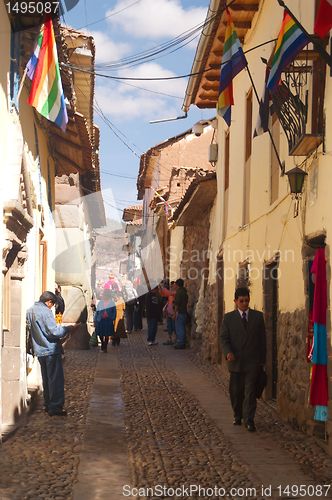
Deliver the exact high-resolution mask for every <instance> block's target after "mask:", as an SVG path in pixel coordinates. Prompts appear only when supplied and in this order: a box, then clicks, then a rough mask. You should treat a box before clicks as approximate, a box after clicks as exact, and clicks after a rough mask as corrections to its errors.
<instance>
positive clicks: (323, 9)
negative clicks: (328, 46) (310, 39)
mask: <svg viewBox="0 0 332 500" xmlns="http://www.w3.org/2000/svg"><path fill="white" fill-rule="evenodd" d="M331 28H332V2H331V0H321V1H320V4H319V8H318V12H317V16H316V20H315V26H314V32H315V33H316V35H318V36H320V37H321V38H324V36H326V35H327V34H328V32H329V31H330V29H331Z"/></svg>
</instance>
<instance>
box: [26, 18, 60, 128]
mask: <svg viewBox="0 0 332 500" xmlns="http://www.w3.org/2000/svg"><path fill="white" fill-rule="evenodd" d="M27 76H28V77H29V78H30V80H32V85H31V90H30V94H29V99H28V103H29V104H30V105H31V106H33V107H34V108H36V110H37V111H38V112H39V113H40V114H41V115H43V116H44V117H45V118H47V119H48V120H50V121H51V122H53V123H55V124H56V125H57V126H58V127H60V128H61V129H62V130H63V131H65V130H66V125H67V123H68V115H67V109H66V104H65V98H64V94H63V88H62V82H61V76H60V68H59V61H58V54H57V49H56V43H55V36H54V29H53V23H52V20H51V19H49V20H47V21H46V22H45V23H44V24H43V25H42V26H41V29H40V32H39V35H38V40H37V45H36V48H35V51H34V53H33V54H32V56H31V58H30V60H29V61H28V64H27Z"/></svg>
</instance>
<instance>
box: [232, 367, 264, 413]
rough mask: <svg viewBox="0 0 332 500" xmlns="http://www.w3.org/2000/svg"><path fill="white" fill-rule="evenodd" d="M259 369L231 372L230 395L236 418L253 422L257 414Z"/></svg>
mask: <svg viewBox="0 0 332 500" xmlns="http://www.w3.org/2000/svg"><path fill="white" fill-rule="evenodd" d="M258 370H259V367H256V366H255V367H252V368H250V369H248V370H247V371H243V372H231V373H230V379H229V395H230V398H231V403H232V408H233V412H234V418H236V419H239V420H240V419H242V418H243V419H244V421H245V422H253V421H254V418H255V412H256V404H257V403H256V384H257V375H258Z"/></svg>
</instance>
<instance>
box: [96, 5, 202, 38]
mask: <svg viewBox="0 0 332 500" xmlns="http://www.w3.org/2000/svg"><path fill="white" fill-rule="evenodd" d="M130 3H131V0H118V2H117V3H116V5H115V6H114V8H113V9H111V10H108V11H107V13H106V15H108V16H109V15H111V14H112V13H115V12H117V11H119V10H121V9H122V8H124V7H126V6H128V5H129V4H130ZM205 16H206V8H203V7H190V8H188V9H185V8H183V6H182V5H181V2H180V1H179V0H141V1H140V2H138V3H137V4H135V5H132V6H131V7H129V8H128V9H126V10H124V11H123V12H121V13H119V14H118V15H116V16H114V17H110V18H108V22H109V23H110V24H111V25H113V26H119V27H121V28H122V29H123V30H124V31H126V32H127V33H129V34H130V35H131V36H135V37H143V38H146V39H147V38H149V39H160V38H165V37H170V38H173V37H175V36H177V35H180V34H181V33H183V32H184V31H186V30H188V29H190V28H193V27H194V26H197V25H198V24H200V23H202V22H203V21H204V19H205Z"/></svg>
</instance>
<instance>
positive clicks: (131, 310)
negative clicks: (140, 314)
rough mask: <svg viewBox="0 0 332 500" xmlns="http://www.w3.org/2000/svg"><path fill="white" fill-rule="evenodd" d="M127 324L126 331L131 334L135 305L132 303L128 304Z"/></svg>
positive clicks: (126, 310)
mask: <svg viewBox="0 0 332 500" xmlns="http://www.w3.org/2000/svg"><path fill="white" fill-rule="evenodd" d="M125 323H126V331H127V332H131V331H132V329H133V324H134V304H133V303H130V302H126V309H125Z"/></svg>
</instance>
